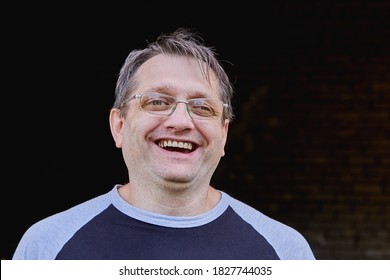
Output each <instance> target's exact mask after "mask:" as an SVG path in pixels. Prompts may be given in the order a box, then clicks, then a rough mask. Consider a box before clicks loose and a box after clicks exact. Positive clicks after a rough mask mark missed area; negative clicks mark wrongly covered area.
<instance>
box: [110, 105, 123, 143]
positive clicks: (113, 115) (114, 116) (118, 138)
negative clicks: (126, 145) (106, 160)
mask: <svg viewBox="0 0 390 280" xmlns="http://www.w3.org/2000/svg"><path fill="white" fill-rule="evenodd" d="M109 122H110V129H111V135H112V137H113V138H114V141H115V146H116V147H117V148H122V141H123V132H122V130H123V117H122V116H121V113H120V110H119V109H117V108H112V109H111V111H110V116H109Z"/></svg>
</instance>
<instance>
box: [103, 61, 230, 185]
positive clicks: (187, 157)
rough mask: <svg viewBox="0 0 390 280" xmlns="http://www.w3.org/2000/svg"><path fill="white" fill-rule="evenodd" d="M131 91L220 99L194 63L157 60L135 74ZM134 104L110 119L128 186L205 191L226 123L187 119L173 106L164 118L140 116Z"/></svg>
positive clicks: (214, 83)
mask: <svg viewBox="0 0 390 280" xmlns="http://www.w3.org/2000/svg"><path fill="white" fill-rule="evenodd" d="M136 79H137V88H136V89H135V90H134V92H133V93H132V95H135V94H141V93H143V92H147V91H152V92H157V93H163V94H167V95H170V96H172V97H175V98H176V99H180V100H188V99H191V98H199V97H208V98H217V99H220V95H219V91H218V84H217V81H216V80H215V77H214V75H213V74H212V73H211V76H210V80H209V81H208V80H206V79H205V77H204V75H203V74H202V72H201V68H200V67H199V64H198V62H197V61H196V60H194V59H190V58H186V57H181V56H172V55H170V56H168V55H162V54H160V55H157V56H155V57H153V58H151V59H149V60H148V61H146V62H145V63H144V64H143V65H142V66H141V67H140V68H139V69H138V72H137V73H136ZM139 102H140V101H139V99H137V98H136V99H133V100H131V101H130V102H128V103H126V105H125V108H123V109H122V110H126V114H124V116H122V115H121V114H120V112H119V111H118V110H117V109H113V110H112V111H111V114H110V126H111V132H112V135H113V138H114V140H115V144H116V146H117V147H118V148H122V153H123V157H124V160H125V163H126V166H127V168H128V172H129V180H130V183H131V184H136V185H144V186H145V187H146V186H163V187H164V188H170V189H172V190H173V189H176V188H189V187H191V186H196V187H197V188H200V187H204V188H206V187H208V186H209V183H210V180H211V177H212V174H213V173H214V171H215V169H216V167H217V165H218V163H219V161H220V159H221V157H222V156H223V155H224V146H225V143H226V138H227V132H228V124H229V121H228V120H225V121H224V122H221V117H220V116H219V117H217V118H214V119H208V120H199V119H195V118H192V117H191V116H190V115H189V113H188V111H187V108H186V104H185V103H182V102H180V103H178V104H177V107H176V109H175V111H174V112H173V113H172V114H171V115H169V116H158V115H153V114H150V113H148V112H145V111H143V110H142V109H141V108H140V105H139V104H140V103H139Z"/></svg>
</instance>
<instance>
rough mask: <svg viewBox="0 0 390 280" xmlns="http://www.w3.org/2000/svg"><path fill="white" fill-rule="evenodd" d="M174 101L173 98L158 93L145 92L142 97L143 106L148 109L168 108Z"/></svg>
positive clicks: (161, 109)
mask: <svg viewBox="0 0 390 280" xmlns="http://www.w3.org/2000/svg"><path fill="white" fill-rule="evenodd" d="M173 103H174V99H173V98H171V97H170V96H165V95H161V94H158V93H144V94H143V95H142V97H141V107H142V109H145V110H148V111H164V110H168V109H170V108H171V107H172V104H173Z"/></svg>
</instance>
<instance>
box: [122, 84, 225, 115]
mask: <svg viewBox="0 0 390 280" xmlns="http://www.w3.org/2000/svg"><path fill="white" fill-rule="evenodd" d="M146 93H154V94H157V95H160V96H167V97H169V98H172V99H173V100H175V105H174V106H173V107H172V110H171V112H170V113H169V114H158V113H157V114H156V113H154V111H148V110H145V109H143V108H142V106H140V108H141V110H142V111H144V112H147V113H149V114H151V115H155V116H170V115H172V114H173V112H175V110H176V108H177V104H179V103H184V104H185V105H186V108H187V112H188V114H189V116H190V117H191V118H193V115H192V114H194V115H195V116H199V117H200V118H197V117H195V119H204V120H208V119H213V118H214V117H218V116H217V115H213V116H210V117H201V116H200V115H198V114H196V113H193V112H192V110H191V108H190V107H189V106H188V103H189V102H190V101H192V100H198V99H211V100H218V101H220V102H221V105H222V112H221V116H222V118H223V119H226V118H227V117H226V112H225V109H226V108H228V107H229V104H227V103H224V102H223V101H222V100H221V99H218V98H211V97H198V98H191V99H187V100H185V99H177V98H175V97H173V96H171V95H168V94H164V93H159V92H153V91H146V92H142V93H139V94H135V95H132V96H130V97H129V98H127V99H125V101H123V102H121V103H120V106H119V110H122V108H123V107H124V106H125V105H126V103H128V102H130V101H132V100H134V99H139V100H140V101H141V97H142V95H144V94H146ZM157 112H158V111H157Z"/></svg>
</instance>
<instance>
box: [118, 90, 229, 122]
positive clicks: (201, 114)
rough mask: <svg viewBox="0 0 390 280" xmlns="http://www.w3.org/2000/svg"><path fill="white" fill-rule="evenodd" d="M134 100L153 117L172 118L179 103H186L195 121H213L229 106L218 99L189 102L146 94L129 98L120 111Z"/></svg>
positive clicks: (158, 94)
mask: <svg viewBox="0 0 390 280" xmlns="http://www.w3.org/2000/svg"><path fill="white" fill-rule="evenodd" d="M133 99H139V101H140V107H141V109H142V110H143V111H145V112H148V113H150V114H153V115H160V116H170V115H171V114H172V113H173V112H174V111H175V109H176V107H177V104H178V103H184V104H186V106H187V111H188V113H189V114H190V116H191V117H192V118H195V119H213V118H216V117H219V116H222V115H223V113H224V109H225V108H226V107H228V106H229V105H228V104H225V103H223V101H222V100H220V99H216V98H193V99H189V100H180V99H176V98H174V97H172V96H170V95H167V94H161V93H156V92H144V93H141V94H136V95H133V96H131V97H129V98H128V99H127V100H125V101H123V102H122V103H121V105H120V109H122V107H123V106H124V105H125V104H126V103H127V102H130V101H131V100H133Z"/></svg>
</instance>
